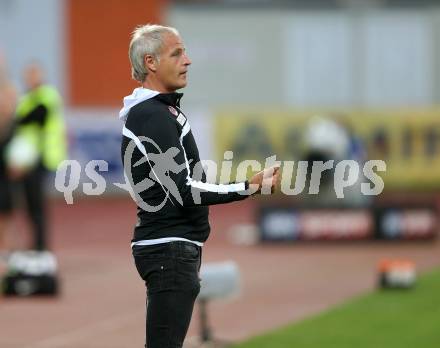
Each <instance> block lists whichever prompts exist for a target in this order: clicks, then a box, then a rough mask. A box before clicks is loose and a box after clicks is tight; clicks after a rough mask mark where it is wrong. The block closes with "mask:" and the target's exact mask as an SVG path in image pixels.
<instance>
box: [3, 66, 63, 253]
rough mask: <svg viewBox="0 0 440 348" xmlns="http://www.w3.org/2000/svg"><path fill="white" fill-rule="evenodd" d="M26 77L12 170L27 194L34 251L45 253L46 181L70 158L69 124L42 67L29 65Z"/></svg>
mask: <svg viewBox="0 0 440 348" xmlns="http://www.w3.org/2000/svg"><path fill="white" fill-rule="evenodd" d="M23 77H24V83H25V87H26V89H27V92H26V93H25V95H24V96H23V97H22V98H21V99H20V101H19V103H18V105H17V110H16V128H15V131H14V137H13V139H12V141H11V145H10V147H11V149H10V160H9V171H10V173H11V176H12V178H13V179H14V180H16V181H18V182H19V186H21V187H22V189H23V191H24V196H25V202H26V208H27V213H28V215H29V218H30V221H31V225H32V230H33V245H32V248H33V249H35V250H45V249H47V248H48V245H47V221H46V208H45V204H46V188H45V178H46V174H47V173H48V172H49V171H55V170H56V169H57V167H58V165H59V163H60V162H61V161H63V160H64V159H65V158H66V137H65V125H64V119H63V116H62V102H61V97H60V95H59V94H58V92H57V90H56V89H55V88H54V87H52V86H49V85H47V84H45V81H44V72H43V69H42V68H41V67H40V65H39V64H37V63H31V64H29V65H28V66H26V68H25V69H24V74H23Z"/></svg>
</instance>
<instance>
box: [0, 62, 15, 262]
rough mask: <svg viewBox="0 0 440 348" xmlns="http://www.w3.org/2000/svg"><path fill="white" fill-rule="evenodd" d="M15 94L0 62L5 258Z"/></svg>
mask: <svg viewBox="0 0 440 348" xmlns="http://www.w3.org/2000/svg"><path fill="white" fill-rule="evenodd" d="M16 103H17V94H16V90H15V88H14V85H13V84H12V83H11V82H10V81H9V79H8V77H7V73H6V66H5V64H4V62H3V61H0V255H1V256H6V251H7V249H8V246H7V245H6V240H5V239H6V231H7V229H8V226H9V222H10V219H11V213H12V191H11V190H12V187H11V186H12V185H11V184H12V183H11V180H10V178H9V175H8V170H7V149H8V145H9V143H10V141H11V139H12V135H13V129H14V113H15V107H16Z"/></svg>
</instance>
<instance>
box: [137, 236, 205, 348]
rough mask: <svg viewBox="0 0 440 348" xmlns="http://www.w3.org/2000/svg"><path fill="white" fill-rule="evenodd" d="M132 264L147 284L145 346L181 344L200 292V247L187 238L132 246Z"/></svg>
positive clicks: (174, 346)
mask: <svg viewBox="0 0 440 348" xmlns="http://www.w3.org/2000/svg"><path fill="white" fill-rule="evenodd" d="M133 256H134V260H135V264H136V268H137V270H138V272H139V275H140V276H141V278H142V279H143V280H144V281H145V285H146V287H147V320H146V321H147V322H146V343H145V347H148V348H181V347H182V345H183V341H184V339H185V336H186V333H187V331H188V327H189V323H190V321H191V316H192V312H193V307H194V302H195V299H196V297H197V295H198V294H199V292H200V279H199V270H200V264H201V257H202V249H201V247H199V246H197V245H195V244H193V243H189V242H181V241H176V242H170V243H164V244H157V245H151V246H135V247H134V248H133Z"/></svg>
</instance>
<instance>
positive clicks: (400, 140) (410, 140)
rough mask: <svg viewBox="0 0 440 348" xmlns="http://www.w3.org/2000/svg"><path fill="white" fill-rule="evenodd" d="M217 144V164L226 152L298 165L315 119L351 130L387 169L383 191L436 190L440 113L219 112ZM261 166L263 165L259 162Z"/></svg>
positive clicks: (439, 171) (439, 168)
mask: <svg viewBox="0 0 440 348" xmlns="http://www.w3.org/2000/svg"><path fill="white" fill-rule="evenodd" d="M216 116H217V117H216V121H215V122H216V126H215V139H216V151H217V157H218V159H219V160H222V159H223V153H224V151H227V150H232V151H233V152H234V159H233V161H234V163H235V164H236V163H238V162H240V161H242V160H245V159H256V160H259V161H264V159H265V158H267V157H268V156H271V155H273V154H276V155H277V159H278V160H299V159H300V158H301V154H302V153H303V151H304V145H303V140H304V139H303V135H304V129H305V126H306V124H307V122H309V121H310V119H311V117H313V116H328V117H332V118H334V119H336V120H339V122H341V123H342V124H344V125H346V126H348V127H349V128H351V129H352V131H353V133H354V134H356V135H357V136H358V137H359V138H360V139H361V140H362V142H363V144H364V146H365V149H366V151H367V157H368V159H381V160H384V161H385V162H386V163H387V171H386V173H384V175H383V179H384V181H385V188H388V189H389V188H405V189H411V188H414V189H428V188H437V187H440V108H432V109H424V110H421V109H417V110H415V109H403V110H398V109H383V110H336V111H328V110H327V111H325V110H308V111H286V110H280V111H276V110H259V111H252V110H238V111H231V110H226V111H219V112H218V113H217V115H216ZM262 163H263V164H264V162H262Z"/></svg>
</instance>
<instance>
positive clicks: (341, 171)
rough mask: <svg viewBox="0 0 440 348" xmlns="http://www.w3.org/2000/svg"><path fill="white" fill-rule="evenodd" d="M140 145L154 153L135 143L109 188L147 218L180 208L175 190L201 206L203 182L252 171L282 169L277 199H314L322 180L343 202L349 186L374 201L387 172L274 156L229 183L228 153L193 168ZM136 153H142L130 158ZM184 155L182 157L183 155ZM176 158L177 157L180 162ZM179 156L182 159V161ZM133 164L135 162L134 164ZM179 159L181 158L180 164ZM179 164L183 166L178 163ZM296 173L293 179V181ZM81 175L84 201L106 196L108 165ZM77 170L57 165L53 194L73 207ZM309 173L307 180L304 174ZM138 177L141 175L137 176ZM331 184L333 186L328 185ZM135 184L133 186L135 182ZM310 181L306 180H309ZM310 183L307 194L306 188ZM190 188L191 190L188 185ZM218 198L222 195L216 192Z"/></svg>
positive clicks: (93, 164)
mask: <svg viewBox="0 0 440 348" xmlns="http://www.w3.org/2000/svg"><path fill="white" fill-rule="evenodd" d="M139 141H140V142H142V143H143V144H149V146H148V147H149V148H154V152H151V153H146V152H145V147H138V144H136V142H135V141H133V140H131V141H130V142H129V143H128V146H127V148H126V150H125V153H124V156H123V164H124V179H125V181H124V182H123V183H113V185H114V186H116V187H118V188H119V189H122V190H124V191H127V192H128V193H129V194H130V196H131V197H132V199H133V200H134V201H135V202H136V204H137V205H138V206H139V207H140V208H141V209H143V210H145V211H148V212H156V211H159V210H160V209H162V208H163V207H164V206H165V205H166V203H167V202H170V203H171V204H173V205H176V204H180V205H183V204H184V202H183V199H182V196H181V189H180V188H179V185H188V186H190V189H191V196H192V199H193V201H194V204H196V205H197V204H200V203H201V194H203V190H200V185H197V183H200V182H202V180H203V178H204V177H206V179H207V180H206V181H207V182H208V183H215V182H216V181H217V179H218V178H219V181H220V182H232V181H233V182H237V183H238V182H243V181H245V180H246V176H247V174H248V172H249V170H251V171H252V172H254V173H255V172H259V171H261V170H263V169H264V168H270V167H273V166H279V167H280V174H281V175H280V178H281V179H280V191H281V194H284V195H287V196H294V195H299V194H303V193H306V194H309V195H318V194H319V193H320V190H321V189H322V187H323V186H324V185H323V181H324V180H323V177H325V178H327V179H326V180H325V181H326V182H325V186H326V188H327V189H328V188H329V187H330V188H331V189H332V190H333V191H334V194H335V196H336V197H337V198H338V199H343V198H344V197H345V191H346V190H347V189H349V188H353V186H355V185H358V186H359V187H360V192H359V194H361V195H364V196H377V195H379V194H381V193H382V191H383V189H384V182H383V180H382V178H381V177H380V175H379V174H378V173H379V172H385V171H386V168H387V167H386V163H385V162H384V161H382V160H369V161H366V162H365V163H362V164H360V163H358V162H357V161H354V160H350V159H347V160H340V161H336V160H327V161H297V162H296V161H278V160H277V159H276V156H270V157H267V158H266V159H265V161H264V164H263V163H261V162H259V161H257V160H244V161H241V162H239V163H237V166H236V175H235V178H232V177H231V176H232V168H233V165H232V164H233V158H234V154H233V152H232V151H226V152H225V153H224V156H223V161H222V162H221V164H220V166H219V165H218V164H217V163H216V162H215V161H212V160H203V161H200V162H199V163H192V161H191V160H189V161H188V160H187V158H186V154H185V152H184V151H183V150H182V149H180V148H177V147H171V148H169V149H167V150H166V151H163V150H162V149H161V148H160V147H159V146H158V144H156V143H155V142H154V140H152V139H150V138H148V137H140V138H139ZM135 151H140V152H141V156H139V154H138V155H137V156H134V154H135ZM182 151H183V153H182ZM179 155H180V156H179ZM182 155H183V156H182ZM138 157H140V159H137V160H136V161H135V160H134V158H138ZM177 157H179V158H184V160H183V161H178V160H177ZM179 162H181V163H179ZM295 167H296V175H295V177H294V172H295ZM136 168H143V169H145V175H143V176H142V178H141V179H138V178H135V176H134V174H133V172H134V171H136ZM84 171H85V174H86V176H87V177H88V178H89V179H90V180H91V181H92V182H87V183H83V184H82V190H83V193H84V194H86V195H94V196H96V195H101V194H104V193H105V191H106V188H107V182H106V180H105V178H104V177H103V176H102V175H101V174H100V173H102V172H106V171H108V163H107V162H105V161H103V160H94V161H90V162H89V163H87V165H86V166H85V169H84ZM81 172H82V167H81V164H80V163H79V162H78V161H75V160H66V161H64V162H62V163H61V164H60V166H59V167H58V170H57V172H56V177H55V188H56V189H57V190H58V191H59V192H61V193H63V195H64V198H65V201H66V203H67V204H73V203H74V199H73V193H74V192H75V191H76V190H78V189H79V185H80V176H81ZM309 172H310V175H308V173H309ZM182 175H183V176H184V178H185V180H184V182H183V183H182V182H176V181H175V180H173V178H176V177H179V176H182ZM137 176H139V174H138V175H137ZM328 178H331V180H330V181H331V182H328V181H329V180H328ZM135 179H136V180H135ZM307 179H309V180H307ZM307 181H309V185H308V190H307V192H305V189H306V182H307ZM192 183H194V185H192ZM155 186H156V187H157V188H160V190H161V191H163V193H164V195H162V197H163V199H161V200H160V201H159V202H157V201H156V202H155V204H152V202H147V201H146V200H145V198H144V197H145V196H146V195H145V193H146V192H147V191H148V190H152V189H153V188H154V187H155ZM258 189H259V187H258V185H252V184H251V185H249V188H248V189H247V190H245V191H241V192H238V193H239V194H242V195H252V194H254V193H255V192H256V191H257V190H258ZM260 193H261V194H262V195H269V194H271V187H270V183H263V187H262V188H261V192H260ZM218 194H224V192H223V193H222V191H221V190H219V192H218Z"/></svg>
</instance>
